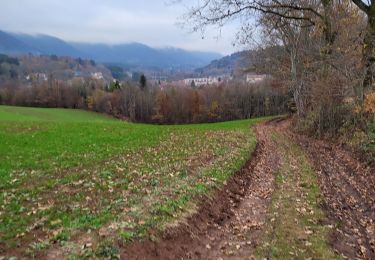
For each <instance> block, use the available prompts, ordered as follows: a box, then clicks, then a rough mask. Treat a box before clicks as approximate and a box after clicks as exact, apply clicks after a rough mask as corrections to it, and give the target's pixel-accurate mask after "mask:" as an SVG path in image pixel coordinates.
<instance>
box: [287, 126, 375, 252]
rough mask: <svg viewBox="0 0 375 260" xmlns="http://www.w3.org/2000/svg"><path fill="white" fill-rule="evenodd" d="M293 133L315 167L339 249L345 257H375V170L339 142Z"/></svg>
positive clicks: (335, 247) (332, 239)
mask: <svg viewBox="0 0 375 260" xmlns="http://www.w3.org/2000/svg"><path fill="white" fill-rule="evenodd" d="M289 134H290V135H292V136H293V139H294V140H295V141H296V142H297V143H299V144H300V146H301V147H302V148H303V149H304V150H305V152H306V154H307V155H308V157H309V159H310V161H311V163H312V165H313V166H314V168H315V171H316V174H317V176H318V179H319V182H320V183H319V185H320V188H321V191H322V195H323V196H324V205H322V207H323V209H324V210H325V212H326V214H327V216H328V217H329V219H330V221H331V222H332V223H333V224H334V225H335V228H334V229H333V232H332V234H331V239H330V240H331V243H332V246H333V248H334V249H335V251H336V252H337V253H339V254H340V255H341V256H343V257H344V258H349V259H358V258H359V259H375V170H374V169H373V168H370V167H369V166H367V165H366V164H365V163H363V162H361V160H360V158H358V157H356V156H355V155H353V153H352V152H350V151H347V150H346V149H344V148H342V147H340V146H339V145H336V144H333V143H329V142H327V141H321V140H315V139H312V138H308V137H306V136H302V135H297V134H292V133H290V132H289Z"/></svg>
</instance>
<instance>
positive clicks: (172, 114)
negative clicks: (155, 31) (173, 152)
mask: <svg viewBox="0 0 375 260" xmlns="http://www.w3.org/2000/svg"><path fill="white" fill-rule="evenodd" d="M287 99H288V96H287V93H286V91H284V90H283V89H282V88H280V87H279V86H278V84H277V82H276V83H275V82H272V81H268V82H263V83H261V84H256V85H248V84H245V83H242V82H232V83H222V84H220V85H215V86H203V87H199V88H192V87H191V86H185V87H182V86H179V87H176V86H173V85H169V86H163V87H161V86H158V85H155V86H148V85H147V82H146V78H145V77H141V79H140V82H139V83H138V84H137V83H134V82H121V83H120V82H118V81H115V82H113V83H112V84H110V85H105V84H103V82H101V81H95V80H85V81H83V82H82V81H79V82H74V83H73V84H67V82H64V81H58V80H51V79H49V80H48V81H46V82H43V83H38V84H33V85H32V86H28V87H26V86H21V85H20V84H18V83H16V82H8V83H7V84H4V85H2V87H1V88H0V103H1V104H4V105H17V106H32V107H51V108H55V107H61V108H80V109H87V110H90V111H95V112H101V113H106V114H109V115H113V116H115V117H117V118H121V119H127V120H130V121H134V122H145V123H158V124H182V123H201V122H218V121H226V120H235V119H246V118H252V117H258V116H268V115H276V114H282V113H285V112H287V105H286V104H287Z"/></svg>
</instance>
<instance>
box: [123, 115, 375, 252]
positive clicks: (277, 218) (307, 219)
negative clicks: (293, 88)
mask: <svg viewBox="0 0 375 260" xmlns="http://www.w3.org/2000/svg"><path fill="white" fill-rule="evenodd" d="M287 124H288V122H286V121H284V122H279V121H277V120H276V121H272V122H269V123H266V124H261V125H258V126H257V127H256V128H255V131H256V133H257V137H258V147H257V149H256V151H255V153H254V154H253V156H252V159H251V160H250V161H249V162H248V163H247V164H246V165H245V166H244V167H243V168H242V169H241V170H240V171H239V172H237V173H236V174H235V175H234V177H233V178H232V179H231V180H229V181H228V183H227V184H226V185H225V186H224V187H223V189H222V190H220V191H217V192H216V194H214V195H213V197H212V199H206V200H205V201H203V202H202V203H201V205H200V206H199V210H198V212H197V213H196V214H193V215H192V216H191V217H190V218H188V219H187V220H186V222H185V223H184V224H182V225H180V226H179V227H177V228H171V229H170V230H168V231H167V232H166V233H165V234H164V236H163V237H162V238H161V239H159V240H158V241H157V242H150V241H148V242H135V243H132V244H130V245H127V246H126V247H125V248H123V249H122V250H121V258H122V259H253V258H254V257H255V258H262V259H263V258H264V257H265V258H280V257H281V258H286V259H289V258H292V259H331V258H334V257H335V253H334V252H333V251H335V252H336V254H338V255H341V256H343V257H344V258H350V259H355V258H359V259H375V240H374V239H375V237H374V232H375V226H374V221H375V203H374V200H375V191H374V187H375V186H374V184H375V182H374V181H375V179H374V178H375V173H374V172H373V171H372V170H371V169H369V168H366V167H365V166H364V165H363V164H361V163H360V162H359V160H357V159H356V158H352V156H351V154H350V153H348V152H345V151H344V150H342V149H341V148H338V147H334V146H332V145H327V144H326V143H324V142H320V141H316V140H312V139H309V138H306V137H303V136H299V135H295V134H292V133H291V132H290V131H288V130H287ZM275 179H276V180H275ZM321 194H322V195H323V196H321ZM322 207H323V211H324V213H325V214H323V211H322V209H321V208H322ZM326 216H328V218H327V217H326ZM328 233H330V237H331V239H330V243H331V245H332V246H333V249H332V248H331V247H330V246H329V245H328V238H327V237H328ZM301 257H302V258H301Z"/></svg>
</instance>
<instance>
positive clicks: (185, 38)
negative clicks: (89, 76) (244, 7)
mask: <svg viewBox="0 0 375 260" xmlns="http://www.w3.org/2000/svg"><path fill="white" fill-rule="evenodd" d="M0 1H1V2H0V30H4V31H11V32H22V33H30V34H37V33H41V34H48V35H52V36H56V37H59V38H61V39H63V40H66V41H74V42H90V43H110V44H116V43H126V42H141V43H144V44H147V45H150V46H153V47H165V46H173V47H180V48H184V49H189V50H202V51H215V52H220V53H222V54H229V53H232V52H234V51H236V50H239V47H233V40H234V37H235V33H236V26H235V24H231V25H228V26H226V27H225V28H223V29H222V30H221V33H219V30H218V29H217V28H210V29H209V30H208V31H207V33H206V37H205V38H204V39H202V36H201V35H200V34H199V33H193V34H192V33H190V32H189V31H188V30H187V29H185V30H184V29H182V28H181V27H179V26H178V25H177V22H178V18H179V17H181V15H182V14H183V13H184V12H185V11H186V9H185V8H186V7H184V6H182V5H176V4H175V5H171V4H168V2H170V0H0ZM190 1H193V2H194V1H197V0H190ZM218 35H220V37H219V39H217V36H218Z"/></svg>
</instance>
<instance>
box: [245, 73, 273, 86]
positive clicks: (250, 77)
mask: <svg viewBox="0 0 375 260" xmlns="http://www.w3.org/2000/svg"><path fill="white" fill-rule="evenodd" d="M267 78H269V75H266V74H247V75H246V82H247V83H250V84H256V83H260V82H262V81H264V80H266V79H267Z"/></svg>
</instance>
